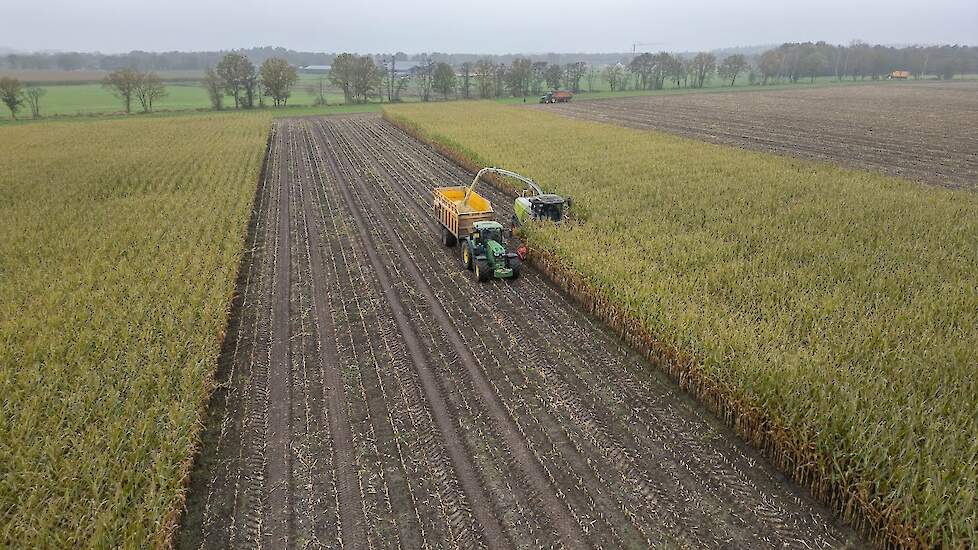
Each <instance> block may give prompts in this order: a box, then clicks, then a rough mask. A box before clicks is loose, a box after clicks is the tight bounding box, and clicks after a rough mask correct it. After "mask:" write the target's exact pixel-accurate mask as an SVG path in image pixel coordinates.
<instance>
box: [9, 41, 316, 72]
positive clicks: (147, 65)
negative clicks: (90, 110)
mask: <svg viewBox="0 0 978 550" xmlns="http://www.w3.org/2000/svg"><path fill="white" fill-rule="evenodd" d="M229 53H234V54H238V55H240V56H243V57H247V58H248V59H251V60H253V61H254V62H255V63H258V64H259V65H260V64H262V63H264V62H265V61H266V60H267V59H272V58H278V59H285V60H286V61H288V62H289V63H290V64H292V65H295V66H305V65H329V64H330V63H332V61H333V58H335V57H336V56H335V55H334V54H329V53H321V52H301V51H295V50H289V49H286V48H273V47H264V48H248V49H240V50H231V51H208V52H175V51H174V52H144V51H139V50H136V51H132V52H129V53H123V54H103V53H98V52H92V53H89V52H60V53H29V54H20V53H17V54H9V55H6V56H0V68H6V69H14V70H18V69H33V70H62V71H77V70H82V69H84V70H101V71H115V70H118V69H135V70H138V71H143V72H148V71H202V70H204V69H206V68H207V67H213V66H215V65H217V64H218V63H219V62H220V61H221V60H222V59H223V58H224V57H225V56H226V55H227V54H229Z"/></svg>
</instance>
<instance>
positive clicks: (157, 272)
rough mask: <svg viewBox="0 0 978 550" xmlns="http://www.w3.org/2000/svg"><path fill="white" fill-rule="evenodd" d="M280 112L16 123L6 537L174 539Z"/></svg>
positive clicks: (8, 226) (11, 150)
mask: <svg viewBox="0 0 978 550" xmlns="http://www.w3.org/2000/svg"><path fill="white" fill-rule="evenodd" d="M268 132H269V117H268V116H267V115H266V114H253V115H250V116H235V115H227V114H224V115H208V116H203V115H202V116H197V117H172V118H145V119H129V120H101V121H97V122H92V123H90V124H74V123H59V122H50V123H40V124H28V125H18V126H9V127H4V128H0V150H2V151H3V154H2V155H0V217H2V218H3V220H4V221H3V231H0V281H2V284H0V395H3V399H2V400H0V403H2V413H0V547H4V548H119V547H127V548H136V547H145V546H149V545H160V544H162V542H163V537H164V536H165V532H164V530H165V529H166V528H167V527H168V521H170V520H171V519H172V518H171V517H170V514H171V513H172V512H173V511H174V510H175V509H176V507H178V506H180V505H181V503H182V492H183V485H182V483H183V480H184V477H185V476H187V475H189V468H190V463H189V460H190V458H191V457H192V456H193V450H194V449H195V447H196V445H197V438H198V431H199V427H200V422H201V418H200V413H201V411H202V407H203V406H204V405H205V402H206V401H205V400H206V398H207V397H208V395H209V388H208V381H209V379H210V376H211V375H212V373H213V371H214V369H215V368H216V365H217V357H218V353H219V351H220V345H221V339H222V335H223V333H224V330H225V328H226V323H227V314H228V308H229V305H230V298H231V295H232V293H233V291H234V284H235V276H236V272H237V268H238V263H239V259H240V258H241V255H242V252H243V246H244V236H245V228H246V224H247V221H248V218H249V214H250V211H251V205H252V201H253V198H254V194H255V186H256V182H257V179H258V175H259V169H260V166H261V163H262V158H263V156H264V151H265V144H266V139H267V135H268Z"/></svg>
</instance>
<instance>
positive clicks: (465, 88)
mask: <svg viewBox="0 0 978 550" xmlns="http://www.w3.org/2000/svg"><path fill="white" fill-rule="evenodd" d="M459 68H460V69H462V97H464V98H465V99H469V97H471V96H470V90H471V89H472V68H473V65H472V63H471V62H470V61H466V62H465V63H462V64H461V65H460V66H459Z"/></svg>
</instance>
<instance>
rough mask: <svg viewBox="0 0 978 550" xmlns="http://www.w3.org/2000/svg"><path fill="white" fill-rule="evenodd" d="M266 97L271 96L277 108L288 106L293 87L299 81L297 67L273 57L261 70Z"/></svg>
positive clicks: (263, 64)
mask: <svg viewBox="0 0 978 550" xmlns="http://www.w3.org/2000/svg"><path fill="white" fill-rule="evenodd" d="M259 74H260V75H261V83H262V87H263V88H264V93H265V95H268V96H271V98H272V101H273V102H274V103H275V106H276V107H278V106H279V105H287V104H288V102H289V97H290V96H291V95H292V87H293V86H295V83H296V82H297V81H298V80H299V74H298V73H297V72H296V70H295V67H293V66H292V65H289V62H288V61H286V60H285V59H282V58H280V57H271V58H268V59H266V60H265V62H264V63H262V64H261V69H259Z"/></svg>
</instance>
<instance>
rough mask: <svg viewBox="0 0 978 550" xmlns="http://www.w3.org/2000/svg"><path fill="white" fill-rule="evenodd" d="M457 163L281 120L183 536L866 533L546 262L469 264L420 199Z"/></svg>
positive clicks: (681, 543)
mask: <svg viewBox="0 0 978 550" xmlns="http://www.w3.org/2000/svg"><path fill="white" fill-rule="evenodd" d="M471 177H472V176H471V175H470V174H469V173H467V172H466V171H464V170H462V169H460V168H458V167H457V166H455V165H454V164H452V163H451V162H449V161H448V160H446V159H445V158H443V157H441V156H440V155H438V154H437V153H435V152H433V151H432V150H431V149H430V148H429V147H427V146H425V145H423V144H421V143H420V142H417V141H415V140H413V139H412V138H409V137H408V136H406V135H405V134H403V133H401V132H400V131H399V130H397V129H395V128H394V127H393V126H392V125H390V124H388V123H386V122H384V121H382V120H381V119H380V118H378V117H376V116H367V115H357V116H347V117H343V118H308V119H289V120H279V121H277V122H275V125H274V127H273V136H272V139H271V145H270V150H269V157H268V163H267V169H266V173H265V177H264V178H263V181H262V182H261V185H260V188H259V191H258V196H257V199H256V208H255V211H254V217H253V220H252V225H251V228H250V232H249V250H250V252H249V254H248V256H247V257H246V259H245V263H244V264H243V266H242V271H241V274H240V278H239V292H238V296H237V298H236V303H235V307H234V313H233V315H232V323H231V326H230V327H229V332H228V336H227V339H226V341H225V349H224V353H223V355H222V360H221V365H220V368H219V371H218V374H217V378H216V384H217V389H216V391H215V393H214V395H213V398H212V402H211V405H210V409H209V413H208V421H207V424H206V426H205V431H204V447H203V449H202V453H201V456H200V457H199V459H198V463H197V467H196V469H195V471H194V474H193V478H192V482H191V486H190V492H189V498H188V502H187V510H186V512H185V515H184V518H183V522H182V525H181V527H180V529H179V531H178V533H177V534H176V545H177V546H178V547H180V548H225V547H257V546H263V547H273V548H284V547H291V548H323V547H343V548H388V547H390V548H395V547H405V548H422V547H432V548H475V547H488V548H514V547H521V548H554V547H569V548H583V547H605V548H621V547H632V548H635V547H692V548H733V547H743V548H747V547H749V548H783V547H793V548H838V547H856V546H860V545H862V541H861V539H860V538H859V537H858V536H857V535H856V534H854V533H853V532H852V531H851V530H849V529H848V528H846V527H844V526H839V525H837V524H836V523H834V521H833V520H832V518H831V517H830V514H829V513H828V511H827V510H826V509H825V508H823V507H820V506H819V505H817V504H815V503H813V502H812V501H811V499H809V498H808V497H807V496H806V495H805V494H803V493H802V492H801V491H800V490H799V489H797V488H796V487H795V486H794V485H792V484H790V483H788V482H786V481H785V480H784V479H783V478H782V477H781V476H780V475H779V474H778V473H777V472H776V471H774V470H773V469H772V468H771V467H770V466H769V465H768V464H767V463H766V462H765V461H764V460H763V459H761V458H760V455H759V453H757V452H756V451H754V450H752V449H751V448H749V447H747V446H746V445H745V444H743V443H742V442H741V441H740V440H738V439H737V438H736V437H735V436H734V435H733V433H732V432H731V431H730V430H729V429H727V428H726V427H724V426H723V425H722V423H720V422H719V421H718V420H716V419H715V418H713V417H712V416H711V415H710V414H709V413H707V412H705V411H704V410H703V409H702V408H700V407H699V406H697V405H696V404H695V403H693V402H691V400H689V399H688V398H687V397H685V396H683V395H682V394H681V393H680V392H679V391H678V390H677V389H676V386H675V384H674V383H673V382H672V381H671V380H669V379H668V378H667V377H666V375H665V374H661V373H660V372H659V371H658V370H657V369H655V368H654V367H653V366H652V365H650V364H649V363H648V362H646V361H645V360H643V359H641V358H640V357H639V356H638V355H637V354H636V353H634V352H633V351H631V350H630V349H628V348H627V347H626V346H625V345H624V344H622V343H621V341H620V339H619V338H617V337H616V336H615V335H614V334H612V333H611V332H610V331H608V330H607V329H606V328H604V327H603V326H602V325H600V324H599V323H597V322H596V321H594V320H593V319H592V318H590V317H589V316H587V315H586V314H585V313H584V312H583V311H582V310H580V309H579V308H578V307H577V306H575V305H574V304H573V303H572V302H571V301H570V299H569V298H568V297H567V296H566V295H564V294H563V293H562V292H560V291H559V290H557V289H556V288H555V287H554V286H552V285H551V284H550V283H549V282H548V281H546V280H545V279H544V278H543V277H542V276H541V275H540V274H539V273H537V272H535V271H534V270H533V269H530V268H528V267H527V268H524V274H523V276H521V278H519V279H518V280H515V281H494V282H490V283H487V284H479V283H477V282H476V281H475V280H474V278H473V277H472V275H471V273H469V272H467V271H466V270H465V269H464V268H463V267H462V264H461V261H460V260H459V259H458V257H457V255H456V254H457V252H456V251H455V250H454V249H447V248H445V247H443V246H442V245H441V244H440V242H439V241H438V238H437V236H438V232H437V227H436V225H435V222H434V220H433V219H432V217H431V215H430V212H429V208H430V200H431V190H432V188H433V187H436V186H439V185H445V184H456V183H462V182H466V181H469V180H470V178H471ZM480 192H484V193H485V194H486V195H487V196H488V197H489V198H490V200H492V202H493V204H494V206H495V208H496V210H497V213H498V215H499V218H500V219H502V220H508V219H509V217H510V215H511V214H512V210H511V208H512V202H511V199H509V198H508V197H507V196H506V195H504V194H502V193H501V192H498V191H496V190H493V189H489V187H488V186H483V187H482V188H481V189H480Z"/></svg>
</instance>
